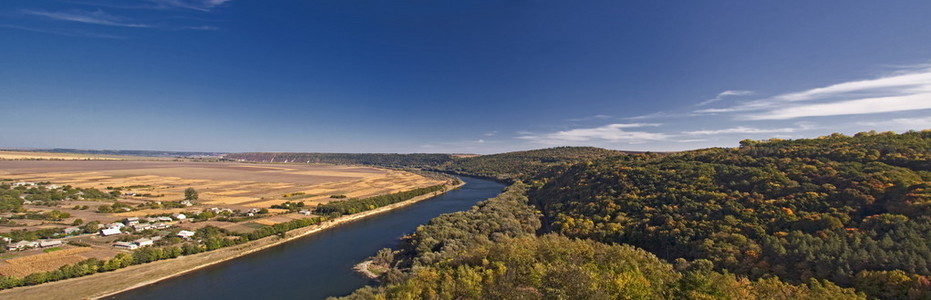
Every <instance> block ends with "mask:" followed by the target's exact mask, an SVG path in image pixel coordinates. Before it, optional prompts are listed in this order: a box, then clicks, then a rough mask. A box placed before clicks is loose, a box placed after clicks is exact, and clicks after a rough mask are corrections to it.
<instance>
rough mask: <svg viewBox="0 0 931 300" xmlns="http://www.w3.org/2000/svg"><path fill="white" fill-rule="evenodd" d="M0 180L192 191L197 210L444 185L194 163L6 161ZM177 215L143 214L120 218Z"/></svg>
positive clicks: (391, 175) (369, 173) (176, 195)
mask: <svg viewBox="0 0 931 300" xmlns="http://www.w3.org/2000/svg"><path fill="white" fill-rule="evenodd" d="M0 179H11V180H16V181H31V182H39V181H48V182H51V183H53V184H57V185H71V186H75V187H82V188H97V189H100V190H103V191H106V190H107V188H108V187H109V188H116V187H121V188H122V192H124V193H136V194H137V196H131V197H129V198H130V199H129V200H138V201H143V200H152V201H179V200H182V199H183V198H184V190H185V189H186V188H189V187H191V188H194V189H196V190H197V191H198V193H199V199H198V204H201V205H206V206H216V207H234V208H268V207H269V206H271V205H273V204H278V203H282V202H284V201H288V200H291V201H305V202H307V203H321V202H327V201H331V200H333V198H330V196H332V195H345V196H347V197H366V196H374V195H379V194H386V193H394V192H399V191H404V190H410V189H414V188H418V187H425V186H430V185H435V184H439V183H441V182H440V181H437V180H433V179H428V178H425V177H423V176H420V175H416V174H413V173H409V172H403V171H395V170H384V169H377V168H369V167H358V166H335V165H303V164H287V165H286V164H249V163H232V162H192V161H165V160H163V161H106V160H92V161H82V160H45V161H43V160H0ZM174 212H179V210H166V211H154V210H151V211H149V210H139V211H134V212H127V213H121V214H120V216H122V217H129V216H142V215H147V214H155V213H174Z"/></svg>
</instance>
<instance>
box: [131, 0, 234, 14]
mask: <svg viewBox="0 0 931 300" xmlns="http://www.w3.org/2000/svg"><path fill="white" fill-rule="evenodd" d="M230 1H232V0H149V2H152V3H154V4H155V5H157V6H158V7H168V8H183V9H193V10H199V11H210V10H211V9H214V8H216V7H218V6H221V5H223V4H226V3H228V2H230Z"/></svg>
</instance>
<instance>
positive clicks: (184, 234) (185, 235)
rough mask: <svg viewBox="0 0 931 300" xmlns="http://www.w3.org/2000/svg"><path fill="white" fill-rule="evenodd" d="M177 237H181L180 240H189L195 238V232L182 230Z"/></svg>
mask: <svg viewBox="0 0 931 300" xmlns="http://www.w3.org/2000/svg"><path fill="white" fill-rule="evenodd" d="M177 236H178V237H180V238H185V239H189V238H191V237H192V236H194V232H193V231H188V230H181V231H178V234H177Z"/></svg>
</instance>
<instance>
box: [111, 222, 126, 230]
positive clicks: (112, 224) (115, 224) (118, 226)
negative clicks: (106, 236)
mask: <svg viewBox="0 0 931 300" xmlns="http://www.w3.org/2000/svg"><path fill="white" fill-rule="evenodd" d="M123 227H126V224H123V223H119V222H116V223H110V224H107V228H117V229H120V228H123Z"/></svg>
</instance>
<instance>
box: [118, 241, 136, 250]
mask: <svg viewBox="0 0 931 300" xmlns="http://www.w3.org/2000/svg"><path fill="white" fill-rule="evenodd" d="M113 247H117V248H123V249H129V250H135V249H136V248H139V245H136V244H135V243H130V242H116V243H115V244H113Z"/></svg>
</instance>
